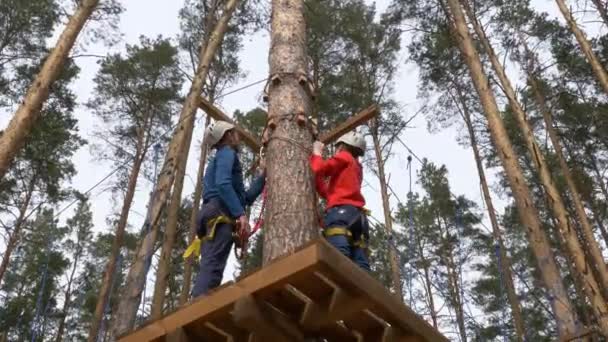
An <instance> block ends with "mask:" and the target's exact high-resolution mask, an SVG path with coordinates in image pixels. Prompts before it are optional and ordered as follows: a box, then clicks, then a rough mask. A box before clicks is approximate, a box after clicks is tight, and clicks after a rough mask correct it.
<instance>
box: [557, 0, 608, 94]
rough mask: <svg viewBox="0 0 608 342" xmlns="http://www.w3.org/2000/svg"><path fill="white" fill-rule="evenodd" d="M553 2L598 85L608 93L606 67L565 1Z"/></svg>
mask: <svg viewBox="0 0 608 342" xmlns="http://www.w3.org/2000/svg"><path fill="white" fill-rule="evenodd" d="M555 2H556V3H557V6H558V7H559V10H560V12H562V16H563V17H564V19H566V22H567V23H568V27H569V28H570V31H572V33H574V36H575V37H576V40H577V41H578V45H579V46H580V48H581V50H582V51H583V53H584V54H585V57H586V58H587V61H588V62H589V64H591V69H593V73H594V74H595V76H596V77H597V79H598V81H599V82H600V85H601V86H602V88H603V89H604V91H605V92H606V94H608V73H607V72H606V69H604V67H603V66H602V64H601V63H600V61H599V59H598V58H597V56H596V55H595V53H594V52H593V50H592V49H591V44H589V41H588V40H587V38H586V37H585V33H584V32H583V31H582V30H581V29H580V28H579V27H578V25H577V24H576V21H575V20H574V17H573V16H572V13H571V12H570V10H569V9H568V6H566V2H565V1H564V0H555Z"/></svg>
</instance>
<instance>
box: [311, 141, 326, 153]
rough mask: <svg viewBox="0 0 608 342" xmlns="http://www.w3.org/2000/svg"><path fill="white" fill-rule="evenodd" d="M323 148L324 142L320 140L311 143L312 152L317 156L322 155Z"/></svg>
mask: <svg viewBox="0 0 608 342" xmlns="http://www.w3.org/2000/svg"><path fill="white" fill-rule="evenodd" d="M324 148H325V144H323V143H322V142H320V141H315V142H314V143H313V144H312V154H314V155H317V156H323V149H324Z"/></svg>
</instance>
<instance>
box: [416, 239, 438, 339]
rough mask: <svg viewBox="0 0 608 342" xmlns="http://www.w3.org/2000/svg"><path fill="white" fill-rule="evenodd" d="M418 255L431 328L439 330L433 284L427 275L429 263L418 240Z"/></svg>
mask: <svg viewBox="0 0 608 342" xmlns="http://www.w3.org/2000/svg"><path fill="white" fill-rule="evenodd" d="M417 245H418V253H419V254H420V261H421V262H422V269H423V271H424V282H425V284H424V287H425V290H426V293H427V296H428V300H429V311H430V312H431V320H432V321H433V327H434V328H435V329H439V325H438V323H437V310H435V300H434V299H433V283H431V276H430V274H429V265H430V262H429V261H428V260H427V259H426V257H425V256H424V250H423V249H422V244H421V243H420V240H419V241H418V244H417Z"/></svg>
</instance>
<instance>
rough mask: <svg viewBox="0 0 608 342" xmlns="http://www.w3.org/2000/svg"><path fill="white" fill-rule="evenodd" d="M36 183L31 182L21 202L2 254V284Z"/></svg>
mask: <svg viewBox="0 0 608 342" xmlns="http://www.w3.org/2000/svg"><path fill="white" fill-rule="evenodd" d="M35 185H36V182H35V180H34V179H33V180H32V181H31V182H30V184H29V187H28V189H27V193H26V194H25V199H24V201H23V204H21V207H19V216H18V217H17V220H15V227H14V228H13V233H12V234H11V236H10V238H9V239H8V243H7V244H6V249H5V250H4V254H3V255H2V263H0V284H2V279H3V278H4V273H6V269H7V268H8V264H9V262H10V259H11V254H12V253H13V251H14V250H15V247H17V244H18V243H19V237H20V235H21V229H22V228H23V224H24V223H25V213H26V212H27V208H28V207H29V206H30V201H31V200H32V195H33V194H34V186H35Z"/></svg>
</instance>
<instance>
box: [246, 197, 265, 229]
mask: <svg viewBox="0 0 608 342" xmlns="http://www.w3.org/2000/svg"><path fill="white" fill-rule="evenodd" d="M266 195H267V191H266V187H264V190H262V209H260V214H259V215H258V218H257V220H256V221H255V225H254V226H253V229H251V233H249V236H250V237H251V236H253V234H255V233H256V232H257V231H258V230H260V228H262V226H263V225H264V209H265V208H266Z"/></svg>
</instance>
